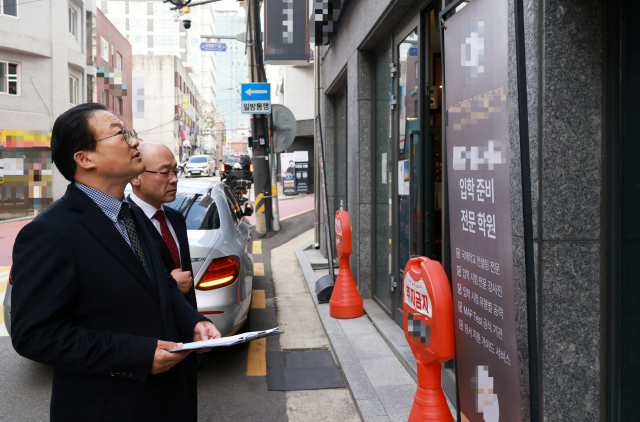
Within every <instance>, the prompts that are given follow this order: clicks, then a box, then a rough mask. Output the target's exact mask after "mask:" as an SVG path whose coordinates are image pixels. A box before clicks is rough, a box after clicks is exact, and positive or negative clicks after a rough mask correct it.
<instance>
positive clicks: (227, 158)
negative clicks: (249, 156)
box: [224, 155, 242, 164]
mask: <svg viewBox="0 0 640 422" xmlns="http://www.w3.org/2000/svg"><path fill="white" fill-rule="evenodd" d="M241 158H242V157H240V156H237V157H236V156H235V155H227V156H225V157H224V163H225V164H236V163H241Z"/></svg>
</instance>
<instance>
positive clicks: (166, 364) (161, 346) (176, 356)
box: [151, 324, 213, 375]
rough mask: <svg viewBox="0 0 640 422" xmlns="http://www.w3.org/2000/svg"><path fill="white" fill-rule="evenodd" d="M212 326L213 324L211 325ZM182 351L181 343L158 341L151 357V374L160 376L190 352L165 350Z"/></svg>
mask: <svg viewBox="0 0 640 422" xmlns="http://www.w3.org/2000/svg"><path fill="white" fill-rule="evenodd" d="M212 325H213V324H212ZM174 349H182V343H172V342H170V341H162V340H158V345H157V346H156V353H155V355H154V356H153V365H151V374H152V375H155V374H160V373H162V372H166V371H168V370H169V369H171V368H173V367H174V366H176V365H177V364H178V363H180V361H181V360H182V359H184V358H186V357H187V355H188V354H189V353H191V351H190V350H187V351H184V352H177V353H169V352H167V350H174Z"/></svg>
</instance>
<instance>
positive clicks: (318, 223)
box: [313, 47, 323, 249]
mask: <svg viewBox="0 0 640 422" xmlns="http://www.w3.org/2000/svg"><path fill="white" fill-rule="evenodd" d="M313 55H314V61H313V62H314V65H313V79H314V83H315V87H314V88H315V95H316V97H315V101H314V111H315V112H314V117H315V118H316V119H317V117H318V115H319V114H320V47H314V52H313ZM313 151H314V157H313V166H314V167H313V179H314V180H313V192H314V195H313V196H314V202H315V206H314V207H315V212H314V215H313V229H314V230H313V233H314V247H315V248H316V249H318V248H320V236H321V231H320V230H321V228H322V223H323V222H322V218H321V216H322V213H321V212H320V208H321V204H322V201H321V198H320V195H322V192H320V177H322V175H321V174H320V164H319V163H318V154H319V153H320V151H318V132H317V130H316V125H315V120H314V125H313Z"/></svg>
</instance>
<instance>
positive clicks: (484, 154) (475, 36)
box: [443, 0, 522, 422]
mask: <svg viewBox="0 0 640 422" xmlns="http://www.w3.org/2000/svg"><path fill="white" fill-rule="evenodd" d="M507 6H508V5H507V2H504V1H502V0H475V1H472V2H470V3H467V4H466V6H464V8H462V9H461V10H459V11H458V12H457V13H455V14H454V15H453V16H452V17H451V18H449V19H448V20H447V21H446V22H445V24H446V29H445V30H444V31H443V33H444V50H445V51H444V52H445V54H444V61H445V62H444V65H445V66H444V67H445V69H444V70H445V84H446V85H445V107H446V110H447V120H446V144H447V170H448V190H449V195H448V197H449V219H450V233H451V270H452V288H453V300H454V316H455V338H456V369H457V384H458V391H459V397H460V401H459V409H460V412H461V415H462V420H463V421H470V422H493V421H495V422H499V421H521V420H522V409H521V401H520V379H519V373H518V356H517V345H516V321H515V306H514V287H513V252H512V245H511V242H512V240H511V199H510V189H511V178H510V171H509V166H510V162H511V149H510V145H509V121H508V117H509V112H508V110H509V104H508V102H509V99H508V83H509V77H508V73H507V70H508V44H507V43H508V19H507V16H508V15H507V13H508V11H507Z"/></svg>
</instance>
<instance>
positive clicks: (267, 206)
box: [244, 0, 278, 236]
mask: <svg viewBox="0 0 640 422" xmlns="http://www.w3.org/2000/svg"><path fill="white" fill-rule="evenodd" d="M244 7H245V12H246V17H247V44H246V45H247V64H248V66H249V77H250V79H251V82H267V74H266V71H265V68H264V54H263V51H262V39H261V36H260V35H261V33H262V29H261V27H260V1H259V0H245V2H244ZM267 116H268V115H264V114H252V115H251V128H252V135H253V140H252V150H253V168H254V171H253V183H254V184H253V186H254V192H255V196H256V203H255V211H256V232H257V233H258V235H260V236H264V235H265V234H266V233H267V224H268V223H269V225H270V223H271V222H270V221H267V218H266V217H267V213H269V214H271V213H270V212H269V211H271V200H270V198H271V196H272V195H276V196H277V194H278V192H277V190H276V192H275V193H273V189H272V186H271V177H270V176H271V175H270V174H269V145H270V139H269V125H268V119H267Z"/></svg>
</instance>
